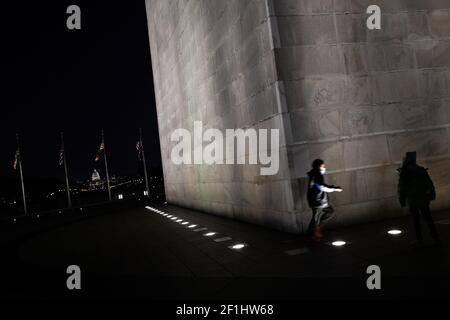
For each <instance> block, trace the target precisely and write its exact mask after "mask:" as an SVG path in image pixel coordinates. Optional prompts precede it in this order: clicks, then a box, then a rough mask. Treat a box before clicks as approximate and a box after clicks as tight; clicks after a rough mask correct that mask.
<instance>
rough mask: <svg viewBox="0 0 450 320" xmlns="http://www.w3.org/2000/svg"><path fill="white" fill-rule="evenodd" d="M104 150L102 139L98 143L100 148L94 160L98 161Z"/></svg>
mask: <svg viewBox="0 0 450 320" xmlns="http://www.w3.org/2000/svg"><path fill="white" fill-rule="evenodd" d="M104 150H105V142H104V141H102V143H101V144H100V148H99V149H98V151H97V155H96V156H95V162H97V161H99V160H100V159H101V158H102V152H103V151H104Z"/></svg>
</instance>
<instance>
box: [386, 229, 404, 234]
mask: <svg viewBox="0 0 450 320" xmlns="http://www.w3.org/2000/svg"><path fill="white" fill-rule="evenodd" d="M388 233H389V234H390V235H393V236H396V235H399V234H401V233H402V231H401V230H397V229H393V230H389V231H388Z"/></svg>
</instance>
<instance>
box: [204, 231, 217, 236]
mask: <svg viewBox="0 0 450 320" xmlns="http://www.w3.org/2000/svg"><path fill="white" fill-rule="evenodd" d="M215 234H217V232H208V233H205V234H204V236H205V237H212V236H213V235H215Z"/></svg>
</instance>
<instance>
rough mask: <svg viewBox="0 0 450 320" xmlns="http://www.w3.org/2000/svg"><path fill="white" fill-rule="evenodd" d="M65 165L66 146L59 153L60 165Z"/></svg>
mask: <svg viewBox="0 0 450 320" xmlns="http://www.w3.org/2000/svg"><path fill="white" fill-rule="evenodd" d="M63 164H64V145H62V146H61V150H60V151H59V165H60V166H62V165H63Z"/></svg>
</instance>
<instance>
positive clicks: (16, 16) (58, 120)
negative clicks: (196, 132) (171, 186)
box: [0, 0, 161, 180]
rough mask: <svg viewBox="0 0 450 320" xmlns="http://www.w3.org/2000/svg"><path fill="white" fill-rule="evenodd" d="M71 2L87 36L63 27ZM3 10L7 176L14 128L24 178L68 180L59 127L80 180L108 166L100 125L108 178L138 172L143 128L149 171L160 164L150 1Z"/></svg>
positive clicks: (0, 165) (2, 168) (3, 161)
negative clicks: (100, 153)
mask: <svg viewBox="0 0 450 320" xmlns="http://www.w3.org/2000/svg"><path fill="white" fill-rule="evenodd" d="M72 4H76V5H79V6H80V8H81V30H68V29H67V27H66V20H67V17H68V16H69V15H68V14H67V13H66V9H67V7H68V6H69V5H72ZM1 13H2V14H1V18H0V24H1V25H0V32H1V37H0V40H1V51H2V58H1V60H0V61H1V62H0V63H1V77H2V78H3V79H2V86H1V95H0V97H1V125H0V148H1V152H0V177H11V176H14V175H17V172H15V171H13V170H12V163H13V159H14V153H15V149H16V142H15V134H16V132H18V133H20V135H21V145H22V159H23V166H24V174H25V176H26V177H33V178H47V177H52V178H53V177H56V178H59V179H63V177H64V174H63V170H62V168H61V167H59V166H58V159H59V148H60V135H59V134H60V131H64V132H65V138H66V152H67V157H68V165H69V170H70V175H71V178H72V179H74V180H75V179H76V180H79V179H83V180H86V179H88V178H90V176H91V174H92V171H93V169H94V167H98V168H99V169H100V170H103V168H102V166H101V165H95V164H94V158H95V154H96V151H97V149H98V147H99V144H100V141H101V136H100V131H101V128H104V130H105V136H106V147H107V148H108V161H109V167H110V174H111V175H112V174H117V175H121V176H124V175H133V174H136V173H137V171H138V160H137V152H136V149H135V147H136V141H137V139H138V129H139V127H142V128H143V130H144V139H145V148H146V156H147V158H148V159H147V162H148V167H149V168H159V167H160V161H161V160H160V149H159V137H158V128H157V121H156V107H155V101H154V99H155V98H154V89H153V79H152V69H151V60H150V48H149V40H148V30H147V20H146V10H145V3H144V1H122V2H120V3H119V2H109V1H108V2H107V1H101V2H100V1H92V0H90V1H58V3H56V2H51V3H50V2H45V3H44V2H42V1H29V4H25V2H23V1H20V2H19V1H18V2H17V4H8V5H6V4H2V10H1Z"/></svg>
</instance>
